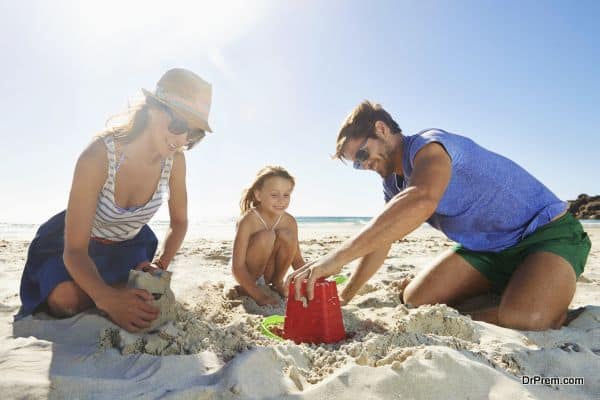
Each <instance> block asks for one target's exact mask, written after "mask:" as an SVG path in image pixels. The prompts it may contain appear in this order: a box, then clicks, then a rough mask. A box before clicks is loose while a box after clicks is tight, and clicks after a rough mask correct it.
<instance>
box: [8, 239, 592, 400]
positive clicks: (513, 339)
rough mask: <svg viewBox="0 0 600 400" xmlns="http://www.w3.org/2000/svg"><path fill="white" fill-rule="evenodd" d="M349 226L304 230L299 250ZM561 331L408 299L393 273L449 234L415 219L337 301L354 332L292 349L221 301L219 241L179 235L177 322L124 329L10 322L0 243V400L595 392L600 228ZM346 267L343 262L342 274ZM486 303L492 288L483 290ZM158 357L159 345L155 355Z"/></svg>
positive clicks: (11, 301) (14, 298)
mask: <svg viewBox="0 0 600 400" xmlns="http://www.w3.org/2000/svg"><path fill="white" fill-rule="evenodd" d="M354 231H355V230H352V229H348V230H347V231H346V232H343V231H342V232H340V231H335V233H334V234H325V233H323V231H318V232H311V231H310V230H303V231H301V232H300V235H301V244H300V246H301V249H302V251H303V254H304V256H305V258H306V259H307V260H310V259H315V258H317V257H319V256H321V255H323V254H325V253H326V252H327V251H329V250H330V249H332V248H334V247H335V246H337V245H339V244H340V243H341V242H342V241H343V240H344V239H345V238H346V237H349V236H350V235H351V234H352V233H353V232H354ZM587 231H588V233H589V234H590V236H591V238H592V242H593V246H592V252H591V254H590V256H589V259H588V263H587V266H586V270H585V272H584V274H583V275H582V277H581V278H580V279H579V281H578V283H577V293H576V295H575V298H574V300H573V303H572V308H576V307H580V306H584V307H585V309H584V311H583V312H582V313H581V314H580V315H579V316H578V317H577V318H576V319H575V320H574V321H573V322H572V323H571V324H570V325H569V326H568V327H563V328H562V329H560V330H550V331H545V332H524V331H516V330H511V329H504V328H501V327H497V326H494V325H490V324H486V323H481V322H474V321H472V320H471V319H470V317H468V316H466V315H463V314H460V313H459V312H458V311H457V310H455V309H453V308H451V307H447V306H445V305H434V306H423V307H420V308H416V309H409V308H407V307H405V306H404V305H402V304H400V302H399V299H398V294H399V289H398V282H399V281H400V280H401V279H402V278H404V277H407V276H410V275H412V274H415V273H417V272H418V270H419V269H421V268H423V267H425V266H426V265H427V263H429V262H431V261H432V260H433V259H434V258H435V257H437V256H439V254H441V253H442V252H443V251H447V250H448V249H450V247H451V246H452V242H450V241H448V240H447V239H445V238H444V237H443V236H442V235H441V234H439V233H437V232H436V231H433V230H432V229H426V228H420V229H418V230H417V231H415V232H414V233H413V234H411V235H410V236H408V237H407V238H405V239H404V240H402V241H399V242H397V243H395V244H394V245H393V247H392V251H391V253H390V255H389V257H388V259H387V260H386V261H385V264H384V265H383V267H382V268H381V269H380V270H379V272H378V273H377V274H376V275H375V277H374V278H373V279H372V280H371V281H370V282H369V283H368V284H367V285H365V287H363V288H362V289H361V291H360V292H359V294H358V295H357V296H356V297H355V298H354V299H353V300H352V301H351V302H350V304H348V305H347V306H345V307H343V317H344V324H345V327H346V331H347V332H351V333H352V334H353V337H352V338H351V339H348V340H346V341H343V342H340V343H337V344H334V345H319V346H316V345H306V344H302V345H296V344H294V343H292V342H289V341H277V340H273V339H269V338H267V337H265V336H263V335H262V334H261V333H260V330H259V324H260V321H261V318H262V317H263V316H265V315H271V314H283V313H284V305H283V303H282V304H281V305H280V306H278V307H274V306H266V307H259V306H257V305H256V304H255V303H254V302H253V301H251V300H249V299H247V298H241V299H234V300H229V299H227V298H226V297H225V296H224V293H225V292H226V291H227V289H228V288H229V287H231V285H232V284H233V282H234V280H233V277H232V276H231V272H230V270H229V268H228V262H229V259H230V257H231V245H232V243H231V240H220V239H212V240H211V239H191V240H187V241H186V242H185V243H184V245H183V247H182V249H181V250H180V252H179V253H178V255H177V257H176V259H175V260H174V262H173V263H172V265H171V267H170V271H172V272H173V275H172V278H171V288H172V290H173V293H174V294H175V297H176V299H177V304H176V305H175V308H176V312H175V314H176V319H175V322H174V323H172V324H170V325H169V326H168V327H167V328H166V329H162V331H161V334H160V335H159V334H153V335H147V336H146V337H144V336H127V335H122V334H120V333H119V329H118V328H117V327H116V326H115V325H114V324H112V323H111V322H110V321H108V320H106V319H104V318H103V317H101V316H100V315H99V314H98V313H97V312H95V311H90V312H86V313H83V314H80V315H78V316H76V317H73V318H69V319H63V320H56V319H52V318H50V317H48V316H46V315H44V314H38V315H36V316H34V317H28V318H25V319H24V320H21V321H18V322H16V323H13V315H14V314H15V313H16V312H17V310H18V307H19V296H18V290H19V280H20V276H21V271H22V268H23V265H24V262H25V257H26V253H27V246H28V241H25V240H0V254H1V255H0V393H1V394H0V397H1V398H100V399H104V398H106V399H116V398H118V399H124V398H134V397H135V398H143V399H146V398H148V399H153V398H166V399H170V398H173V399H187V398H189V399H238V398H244V399H263V398H268V399H280V398H290V399H356V398H358V399H436V398H440V399H466V398H469V399H487V398H492V399H506V398H512V399H598V398H600V372H599V371H600V290H599V287H600V253H599V246H600V229H599V228H587ZM355 266H356V264H355V263H353V264H350V265H349V266H346V267H345V268H344V269H343V271H342V272H343V273H344V274H347V275H348V274H350V272H351V271H352V270H353V269H354V268H355ZM484 300H486V301H493V300H494V299H493V298H486V299H484ZM156 354H162V355H156ZM536 375H539V376H545V377H582V378H584V384H583V385H562V384H545V385H524V384H522V379H523V378H522V377H523V376H529V377H533V376H536Z"/></svg>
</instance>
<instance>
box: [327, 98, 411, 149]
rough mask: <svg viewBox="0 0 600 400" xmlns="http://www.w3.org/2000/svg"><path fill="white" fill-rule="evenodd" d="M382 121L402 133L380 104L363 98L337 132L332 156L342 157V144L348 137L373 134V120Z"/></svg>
mask: <svg viewBox="0 0 600 400" xmlns="http://www.w3.org/2000/svg"><path fill="white" fill-rule="evenodd" d="M377 121H382V122H384V123H385V124H386V125H387V126H389V128H390V130H391V131H392V133H394V134H396V133H402V129H400V127H399V126H398V123H396V121H394V119H393V118H392V116H391V115H390V114H389V113H388V112H387V111H385V110H384V109H383V107H381V105H380V104H377V103H373V102H370V101H369V100H365V101H363V102H362V103H360V104H359V105H358V106H356V107H355V108H354V110H352V112H351V113H350V115H348V116H347V117H346V119H345V120H344V123H343V124H342V127H341V128H340V131H339V133H338V137H337V141H336V146H335V154H334V155H333V157H332V158H334V159H336V158H337V159H340V160H341V159H342V158H343V157H344V156H343V151H342V149H343V148H344V144H346V141H347V140H348V139H357V138H364V137H374V136H375V122H377Z"/></svg>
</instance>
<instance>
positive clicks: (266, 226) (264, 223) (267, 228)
mask: <svg viewBox="0 0 600 400" xmlns="http://www.w3.org/2000/svg"><path fill="white" fill-rule="evenodd" d="M251 210H252V211H254V214H256V216H257V217H258V219H260V222H262V223H263V225H264V226H265V229H266V230H269V226H268V225H267V223H266V222H265V220H264V219H263V217H261V216H260V214H259V213H258V211H256V208H254V207H253V208H251Z"/></svg>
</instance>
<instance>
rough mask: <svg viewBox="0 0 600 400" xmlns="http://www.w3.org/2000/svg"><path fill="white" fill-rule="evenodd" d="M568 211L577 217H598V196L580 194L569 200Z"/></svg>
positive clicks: (599, 210) (599, 205) (599, 197)
mask: <svg viewBox="0 0 600 400" xmlns="http://www.w3.org/2000/svg"><path fill="white" fill-rule="evenodd" d="M569 212H570V213H571V214H573V215H574V216H575V217H576V218H579V219H600V196H588V195H587V194H580V195H579V196H577V199H576V200H569Z"/></svg>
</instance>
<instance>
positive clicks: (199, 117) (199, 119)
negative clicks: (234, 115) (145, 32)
mask: <svg viewBox="0 0 600 400" xmlns="http://www.w3.org/2000/svg"><path fill="white" fill-rule="evenodd" d="M142 92H143V93H144V95H145V96H146V97H148V96H150V97H152V98H154V99H156V100H158V101H160V102H161V103H163V104H165V105H167V106H169V107H171V108H173V109H174V110H176V111H177V112H178V113H179V114H181V115H182V116H183V117H185V118H186V120H187V121H188V122H189V123H190V125H192V126H191V127H193V128H200V129H203V130H205V131H207V132H212V130H211V129H210V126H208V113H209V111H210V103H211V99H212V86H211V84H210V83H208V82H206V81H205V80H204V79H202V78H200V77H199V76H198V75H196V74H194V73H193V72H192V71H188V70H187V69H182V68H174V69H170V70H168V71H167V72H165V74H164V75H163V76H162V77H161V78H160V80H159V81H158V83H157V84H156V91H154V93H152V92H150V91H148V90H146V89H142Z"/></svg>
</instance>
